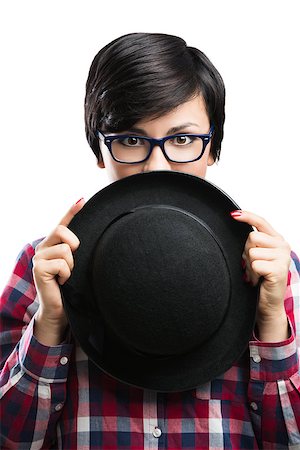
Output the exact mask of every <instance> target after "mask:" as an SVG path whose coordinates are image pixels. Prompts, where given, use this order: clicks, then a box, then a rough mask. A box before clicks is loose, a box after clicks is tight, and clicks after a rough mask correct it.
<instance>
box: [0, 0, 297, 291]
mask: <svg viewBox="0 0 300 450" xmlns="http://www.w3.org/2000/svg"><path fill="white" fill-rule="evenodd" d="M298 4H299V2H298V1H297V0H294V1H293V0H286V1H276V0H252V1H240V0H236V1H234V0H227V1H223V0H220V1H216V0H206V1H205V2H204V1H201V0H196V1H194V0H189V1H186V2H184V1H178V2H177V1H176V0H173V1H162V0H160V1H155V0H152V1H151V2H145V1H142V0H140V1H134V0H131V1H130V0H127V1H119V2H118V1H115V2H110V1H106V2H104V1H100V0H99V1H92V0H82V1H76V0H73V1H70V0H52V1H50V0H49V1H42V0H36V1H34V0H26V1H21V0H19V1H13V0H10V1H9V2H8V1H7V2H4V1H3V2H1V6H0V42H1V71H0V77H1V80H0V99H1V101H0V127H1V131H0V149H1V150H0V151H1V164H0V183H1V185H0V189H1V213H0V214H1V216H0V220H1V222H0V223H1V233H0V251H1V258H0V261H1V262H0V289H2V287H3V286H4V285H5V283H6V281H7V278H8V276H9V274H10V273H11V271H12V269H13V265H14V261H15V258H16V256H17V254H18V253H19V251H20V249H21V248H22V247H23V245H24V244H26V243H27V242H30V241H32V240H34V239H36V238H38V237H41V236H44V235H46V234H47V233H48V232H49V231H50V230H51V229H52V228H54V226H55V225H56V224H57V222H58V221H59V219H60V217H61V216H63V215H64V213H65V212H66V211H67V209H68V208H69V207H70V205H72V203H74V202H75V201H76V200H78V199H79V198H80V197H85V199H88V198H89V197H91V196H92V195H93V194H94V193H95V192H96V191H98V190H99V189H101V188H102V187H104V186H105V185H106V184H107V179H106V176H105V171H104V170H102V171H101V170H100V169H97V167H96V164H95V159H94V156H93V153H92V151H91V150H90V149H89V147H88V144H87V142H86V140H85V134H84V123H83V99H84V88H85V81H86V77H87V73H88V69H89V66H90V63H91V61H92V58H93V57H94V55H95V54H96V53H97V52H98V50H99V49H100V48H101V47H102V46H103V45H105V44H107V43H108V42H110V41H111V40H112V39H114V38H116V37H118V36H119V35H122V34H125V33H129V32H135V31H147V32H163V33H170V34H176V35H179V36H181V37H183V38H184V39H185V40H186V41H187V43H188V45H192V46H196V47H198V48H200V49H201V50H202V51H204V53H206V54H207V56H208V57H209V58H210V59H211V60H212V62H213V63H214V64H215V65H216V67H217V68H218V70H219V71H220V72H221V74H222V76H223V78H224V81H225V84H226V88H227V107H226V123H225V138H224V144H223V150H222V156H221V161H220V162H219V164H218V166H214V167H213V168H211V169H209V171H208V175H207V178H208V179H209V180H211V181H213V182H214V183H215V184H217V185H218V186H220V187H221V188H222V189H224V190H225V191H226V192H227V193H228V194H229V195H231V197H233V198H234V200H235V201H236V202H237V203H238V204H239V205H240V206H241V207H242V208H243V209H248V210H251V211H253V212H256V213H258V214H260V215H262V216H264V217H265V218H266V219H267V220H268V221H269V222H270V223H271V224H272V225H273V226H274V227H275V228H276V229H277V230H278V231H280V233H281V234H283V235H284V236H285V237H286V239H287V240H288V241H289V242H290V244H291V245H292V247H293V249H294V250H295V251H296V252H297V253H298V254H299V253H300V240H299V207H298V205H299V191H298V186H299V181H298V180H299V171H300V170H299V161H300V158H299V152H300V144H299V130H300V126H299V122H300V115H299V108H300V87H299V84H300V65H299V54H300V51H299V46H300V26H299V17H300V14H299V7H298Z"/></svg>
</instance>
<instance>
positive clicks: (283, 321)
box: [256, 309, 289, 343]
mask: <svg viewBox="0 0 300 450" xmlns="http://www.w3.org/2000/svg"><path fill="white" fill-rule="evenodd" d="M256 334H257V337H258V339H259V340H260V341H262V342H273V343H274V342H282V341H285V340H287V339H288V338H289V323H288V319H287V315H286V312H285V310H284V309H283V310H280V311H277V312H273V314H269V315H261V314H259V313H258V315H257V318H256Z"/></svg>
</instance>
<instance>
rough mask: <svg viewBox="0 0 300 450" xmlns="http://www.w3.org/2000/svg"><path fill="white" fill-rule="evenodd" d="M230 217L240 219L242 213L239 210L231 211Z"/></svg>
mask: <svg viewBox="0 0 300 450" xmlns="http://www.w3.org/2000/svg"><path fill="white" fill-rule="evenodd" d="M230 214H231V216H232V217H240V216H241V215H242V211H241V210H240V209H237V210H236V211H231V213H230Z"/></svg>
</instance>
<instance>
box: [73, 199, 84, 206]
mask: <svg viewBox="0 0 300 450" xmlns="http://www.w3.org/2000/svg"><path fill="white" fill-rule="evenodd" d="M81 200H83V197H81V198H80V199H79V200H77V202H76V203H75V205H77V203H79V202H81Z"/></svg>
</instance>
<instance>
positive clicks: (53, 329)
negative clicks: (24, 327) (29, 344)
mask: <svg viewBox="0 0 300 450" xmlns="http://www.w3.org/2000/svg"><path fill="white" fill-rule="evenodd" d="M67 325H68V321H67V318H66V316H63V317H61V318H60V319H56V320H53V319H51V318H49V317H47V316H46V315H44V314H43V313H41V312H40V311H38V312H37V313H36V315H35V321H34V329H33V334H34V336H35V338H36V339H37V340H38V341H39V342H40V343H41V344H43V345H46V346H48V347H52V346H55V345H59V344H61V343H62V342H63V340H64V338H65V335H66V328H67Z"/></svg>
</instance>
